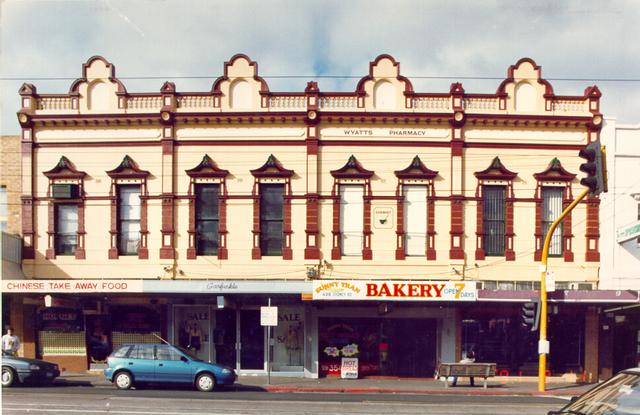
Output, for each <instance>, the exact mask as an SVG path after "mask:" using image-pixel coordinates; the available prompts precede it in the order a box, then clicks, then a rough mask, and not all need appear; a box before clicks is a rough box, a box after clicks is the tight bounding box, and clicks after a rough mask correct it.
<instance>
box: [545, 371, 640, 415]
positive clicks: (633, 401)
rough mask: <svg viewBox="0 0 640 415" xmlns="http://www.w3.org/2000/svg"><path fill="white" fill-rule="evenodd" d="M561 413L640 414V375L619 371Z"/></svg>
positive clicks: (589, 414) (597, 414)
mask: <svg viewBox="0 0 640 415" xmlns="http://www.w3.org/2000/svg"><path fill="white" fill-rule="evenodd" d="M557 413H559V414H584V415H605V414H607V415H610V414H611V415H612V414H617V415H632V414H635V415H637V414H640V375H637V374H631V373H619V374H617V375H616V376H614V377H613V378H611V379H609V380H608V381H607V382H605V383H603V384H602V385H600V386H598V387H596V388H593V389H591V390H590V391H589V392H586V393H585V394H584V395H582V396H581V397H580V398H579V399H578V400H576V401H575V402H573V403H571V404H570V405H568V406H567V407H565V408H562V411H560V412H557Z"/></svg>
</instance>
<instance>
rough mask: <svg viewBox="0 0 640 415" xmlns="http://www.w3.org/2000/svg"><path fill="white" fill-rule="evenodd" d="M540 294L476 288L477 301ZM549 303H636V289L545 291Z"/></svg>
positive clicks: (638, 297)
mask: <svg viewBox="0 0 640 415" xmlns="http://www.w3.org/2000/svg"><path fill="white" fill-rule="evenodd" d="M539 296H540V292H539V291H532V290H478V301H493V302H527V301H531V300H532V299H534V298H537V297H539ZM547 299H548V301H549V302H551V303H624V304H627V303H638V302H640V295H639V294H638V291H636V290H559V291H553V292H550V293H547Z"/></svg>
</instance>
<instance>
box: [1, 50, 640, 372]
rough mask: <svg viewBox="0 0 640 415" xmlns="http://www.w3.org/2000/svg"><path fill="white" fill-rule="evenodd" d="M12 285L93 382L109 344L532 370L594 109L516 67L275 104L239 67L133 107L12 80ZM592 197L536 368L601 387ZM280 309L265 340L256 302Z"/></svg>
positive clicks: (261, 83)
mask: <svg viewBox="0 0 640 415" xmlns="http://www.w3.org/2000/svg"><path fill="white" fill-rule="evenodd" d="M20 95H21V97H22V108H21V109H20V110H19V112H18V120H19V122H20V125H21V127H22V170H23V172H24V174H25V176H24V180H23V181H22V215H23V226H22V234H23V237H24V242H25V249H24V262H23V268H24V272H25V275H26V277H27V279H26V280H25V281H23V282H21V283H20V284H17V285H14V286H11V287H8V286H6V284H5V286H4V289H5V290H6V291H8V292H13V293H14V294H12V295H16V296H19V297H20V298H21V299H22V303H23V304H24V307H25V312H26V313H29V316H30V317H32V318H33V319H34V320H35V321H36V323H34V327H35V330H36V332H37V333H36V336H35V337H36V339H37V340H36V343H37V350H38V354H39V355H42V356H43V357H46V358H49V359H50V360H57V361H59V362H61V363H62V364H63V366H65V365H66V366H67V367H70V368H71V367H86V366H87V365H90V364H93V363H99V362H101V361H102V360H103V359H104V354H105V353H106V352H107V351H108V350H110V349H112V348H113V347H115V346H117V345H118V344H122V343H123V342H131V341H158V340H157V337H156V336H161V337H164V338H167V339H168V340H170V341H172V342H175V343H177V344H180V345H182V346H184V347H188V348H191V349H192V350H193V351H194V352H195V353H197V354H198V355H199V356H201V357H203V358H206V359H213V360H217V361H219V362H222V363H226V364H230V365H232V366H234V367H236V368H237V369H239V370H240V372H241V373H251V372H259V373H261V372H263V371H264V370H265V368H266V363H265V359H266V351H267V345H268V344H270V343H271V344H273V345H274V362H273V369H274V371H275V372H276V373H281V374H289V375H300V376H302V375H306V376H319V375H320V376H322V375H325V374H331V373H336V372H337V371H338V370H339V367H340V358H341V357H345V356H356V357H358V358H359V365H360V372H361V374H386V375H398V376H431V375H432V374H433V371H434V368H435V367H436V365H437V362H438V361H453V360H455V359H458V358H459V356H460V355H461V353H462V351H463V350H471V349H472V350H474V351H475V353H476V355H477V356H478V359H479V360H481V361H495V362H497V363H498V366H499V370H500V373H501V374H503V375H504V374H510V375H521V374H522V375H527V374H533V373H535V371H536V367H537V366H536V365H537V363H536V362H537V347H536V342H537V333H534V332H531V331H530V330H529V328H528V327H525V326H523V324H522V320H521V306H522V303H523V302H525V301H529V300H530V299H532V298H534V297H535V296H536V295H537V292H536V291H535V290H536V289H537V288H538V287H539V279H540V273H539V261H540V257H541V247H542V241H543V238H544V234H545V232H546V230H547V229H548V227H549V226H550V223H551V222H552V221H553V219H554V218H555V217H557V215H558V214H559V213H560V212H561V211H562V209H563V207H565V206H567V205H568V204H569V203H570V202H571V201H572V200H573V198H574V196H575V195H576V194H577V193H579V192H580V191H581V189H582V187H581V186H580V185H579V179H580V177H578V176H577V174H578V173H579V172H578V166H579V164H580V161H581V160H580V159H579V158H578V151H579V150H580V148H582V147H583V146H584V145H586V144H588V143H589V142H591V141H592V140H595V139H597V138H598V137H599V134H600V130H601V127H602V124H603V119H602V115H601V113H600V107H599V105H600V92H599V90H598V88H597V87H595V86H591V87H588V88H586V89H585V91H584V94H583V95H581V96H559V95H556V94H555V92H554V90H553V88H552V86H551V84H550V83H549V82H547V81H546V80H544V79H543V78H542V74H541V69H540V67H539V66H538V65H537V64H536V63H535V62H534V61H533V60H531V59H528V58H524V59H521V60H520V61H518V62H517V63H516V64H515V65H513V66H511V67H510V68H509V69H508V73H507V77H506V78H505V80H504V81H503V82H502V83H500V85H499V86H498V88H497V91H496V92H495V93H487V94H470V93H467V92H466V91H465V90H464V88H463V86H462V85H461V84H460V83H454V84H452V85H451V88H450V90H449V91H446V92H441V93H425V92H418V91H415V90H414V89H413V86H412V83H411V80H410V79H408V78H406V77H404V76H403V75H402V74H401V71H400V64H399V63H398V62H396V61H395V59H394V58H393V57H391V56H388V55H381V56H379V57H378V58H376V59H375V60H374V61H373V62H371V63H370V66H369V73H368V74H367V75H365V76H364V77H363V78H362V79H361V80H360V81H359V82H358V83H357V85H356V87H355V91H354V92H325V91H322V90H321V89H320V87H319V85H318V84H317V83H316V82H309V83H308V84H307V86H306V88H305V89H304V91H301V92H294V93H278V92H272V91H270V89H269V86H268V84H267V82H266V81H265V80H264V79H263V78H261V77H260V76H259V74H258V65H257V63H255V62H253V61H252V60H251V59H249V58H248V57H247V56H244V55H236V56H234V57H233V58H232V59H231V60H230V61H228V62H226V63H225V64H224V72H223V75H222V76H220V77H219V78H218V79H217V80H216V81H215V82H214V83H213V85H212V87H211V89H210V90H209V91H204V92H194V93H187V92H179V91H177V90H176V88H175V86H174V84H173V83H171V82H165V83H164V84H163V85H162V87H161V88H160V92H157V93H131V92H129V91H127V89H126V87H125V85H124V83H123V82H121V81H120V80H118V78H117V77H116V73H115V68H114V66H113V64H111V63H109V62H108V61H107V60H105V59H104V58H102V57H93V58H91V59H89V60H88V61H87V63H85V64H84V65H83V68H82V77H81V78H79V79H78V80H77V81H75V82H74V83H73V84H72V85H71V87H70V90H69V92H68V93H67V94H61V95H52V94H41V93H39V92H38V91H37V90H36V87H35V86H33V85H30V84H24V85H23V87H22V88H21V89H20ZM599 204H600V200H599V199H598V198H596V197H591V198H589V199H588V200H586V201H585V202H584V203H581V204H580V205H579V206H578V207H577V208H576V209H575V210H574V211H573V212H572V213H571V215H570V216H569V217H568V218H567V220H566V221H565V222H564V223H563V225H562V227H561V228H560V229H559V230H558V231H557V232H556V234H555V235H554V237H553V240H552V245H551V251H550V253H551V256H552V258H550V261H549V263H550V268H551V269H552V270H553V271H554V272H555V280H556V286H557V288H558V290H559V291H556V292H555V293H551V294H550V298H551V306H550V340H551V354H550V358H549V362H550V363H549V364H550V367H549V370H550V371H551V373H552V374H562V373H567V372H574V373H577V374H580V375H582V376H588V379H593V380H595V379H597V378H598V373H599V370H601V369H602V368H599V366H600V365H599V356H600V354H602V353H605V352H606V351H604V350H603V349H602V348H599V344H600V343H599V341H598V340H597V338H598V333H599V321H600V314H601V311H602V310H601V307H600V306H601V304H602V303H606V304H610V303H613V302H625V301H637V292H636V293H635V294H634V293H633V292H626V291H625V292H622V294H618V295H617V296H616V294H615V292H609V291H602V290H598V282H599V280H598V269H599V264H600V251H601V249H600V245H599V224H598V210H599ZM269 299H270V301H271V303H272V304H273V305H275V306H277V307H278V310H279V312H278V319H279V325H278V326H277V327H276V328H275V329H274V331H273V333H274V334H273V339H267V338H266V330H265V329H264V327H262V326H261V325H260V307H261V306H265V305H266V304H267V303H268V301H269Z"/></svg>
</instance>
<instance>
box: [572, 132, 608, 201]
mask: <svg viewBox="0 0 640 415" xmlns="http://www.w3.org/2000/svg"><path fill="white" fill-rule="evenodd" d="M606 154H607V153H606V149H605V147H602V146H601V145H600V140H596V141H594V142H592V143H591V144H589V145H587V146H586V147H585V148H583V149H582V150H580V153H578V155H579V156H580V157H582V158H583V159H586V160H587V161H586V162H585V163H582V164H581V165H580V171H583V172H585V173H587V177H585V178H583V179H582V180H580V184H581V185H583V186H586V187H588V188H589V191H590V193H591V194H593V195H599V194H600V193H602V192H606V191H607V164H606Z"/></svg>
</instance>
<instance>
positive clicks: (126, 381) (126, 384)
mask: <svg viewBox="0 0 640 415" xmlns="http://www.w3.org/2000/svg"><path fill="white" fill-rule="evenodd" d="M113 384H114V385H116V388H118V389H131V387H132V386H133V377H132V376H131V373H129V372H126V371H123V372H118V373H116V376H115V377H114V378H113Z"/></svg>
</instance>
